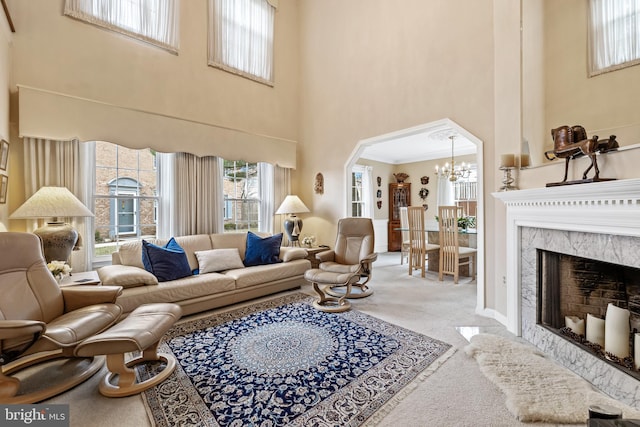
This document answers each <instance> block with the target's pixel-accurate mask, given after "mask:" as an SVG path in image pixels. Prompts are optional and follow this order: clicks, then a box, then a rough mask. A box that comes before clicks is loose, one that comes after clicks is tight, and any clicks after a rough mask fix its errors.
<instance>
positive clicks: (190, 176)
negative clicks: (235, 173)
mask: <svg viewBox="0 0 640 427" xmlns="http://www.w3.org/2000/svg"><path fill="white" fill-rule="evenodd" d="M174 171H175V183H174V191H173V194H174V201H175V202H174V203H173V206H172V209H171V216H172V217H173V218H174V219H175V224H173V227H174V231H173V234H174V235H176V236H185V235H190V234H210V233H222V232H223V218H222V216H223V205H222V203H223V199H224V194H223V189H222V159H221V158H219V157H214V156H206V157H198V156H194V155H193V154H188V153H176V154H175V165H174Z"/></svg>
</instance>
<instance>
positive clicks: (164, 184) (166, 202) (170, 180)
mask: <svg viewBox="0 0 640 427" xmlns="http://www.w3.org/2000/svg"><path fill="white" fill-rule="evenodd" d="M156 159H157V167H158V224H157V226H158V228H157V230H156V233H157V235H158V237H159V238H161V239H168V238H170V237H171V236H174V235H175V234H176V229H177V228H178V225H177V223H178V215H174V213H173V212H172V207H173V206H176V190H175V188H176V187H175V181H176V180H175V178H174V177H175V162H176V155H175V154H174V153H156Z"/></svg>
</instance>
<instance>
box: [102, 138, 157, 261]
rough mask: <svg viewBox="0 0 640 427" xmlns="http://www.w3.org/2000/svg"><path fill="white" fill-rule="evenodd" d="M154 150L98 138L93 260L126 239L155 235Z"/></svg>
mask: <svg viewBox="0 0 640 427" xmlns="http://www.w3.org/2000/svg"><path fill="white" fill-rule="evenodd" d="M154 157H155V152H154V151H153V150H149V149H145V150H132V149H129V148H124V147H120V146H118V145H116V144H111V143H108V142H102V141H96V142H95V166H96V167H95V173H96V178H95V188H94V191H93V200H94V204H95V206H94V212H95V244H94V262H100V261H105V260H107V259H110V258H109V257H110V256H111V253H112V252H115V251H116V250H118V247H119V246H120V245H121V244H122V243H124V242H127V241H131V240H140V239H143V238H148V239H153V238H155V237H156V224H157V220H158V217H157V215H158V213H157V207H158V196H157V180H158V178H157V170H156V168H155V159H154Z"/></svg>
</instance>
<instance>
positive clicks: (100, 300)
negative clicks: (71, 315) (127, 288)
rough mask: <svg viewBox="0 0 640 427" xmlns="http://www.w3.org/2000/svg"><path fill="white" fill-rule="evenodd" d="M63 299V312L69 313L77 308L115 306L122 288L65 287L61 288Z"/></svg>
mask: <svg viewBox="0 0 640 427" xmlns="http://www.w3.org/2000/svg"><path fill="white" fill-rule="evenodd" d="M61 290H62V297H63V299H64V311H65V312H67V313H68V312H70V311H73V310H77V309H78V308H82V307H87V306H89V305H94V304H107V303H111V304H115V302H116V298H118V296H119V295H120V294H121V293H122V286H92V285H86V286H83V285H80V286H67V287H64V288H61Z"/></svg>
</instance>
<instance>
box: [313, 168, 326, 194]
mask: <svg viewBox="0 0 640 427" xmlns="http://www.w3.org/2000/svg"><path fill="white" fill-rule="evenodd" d="M313 191H315V193H316V194H324V176H322V174H321V173H320V172H318V173H317V174H316V180H315V183H314V184H313Z"/></svg>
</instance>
